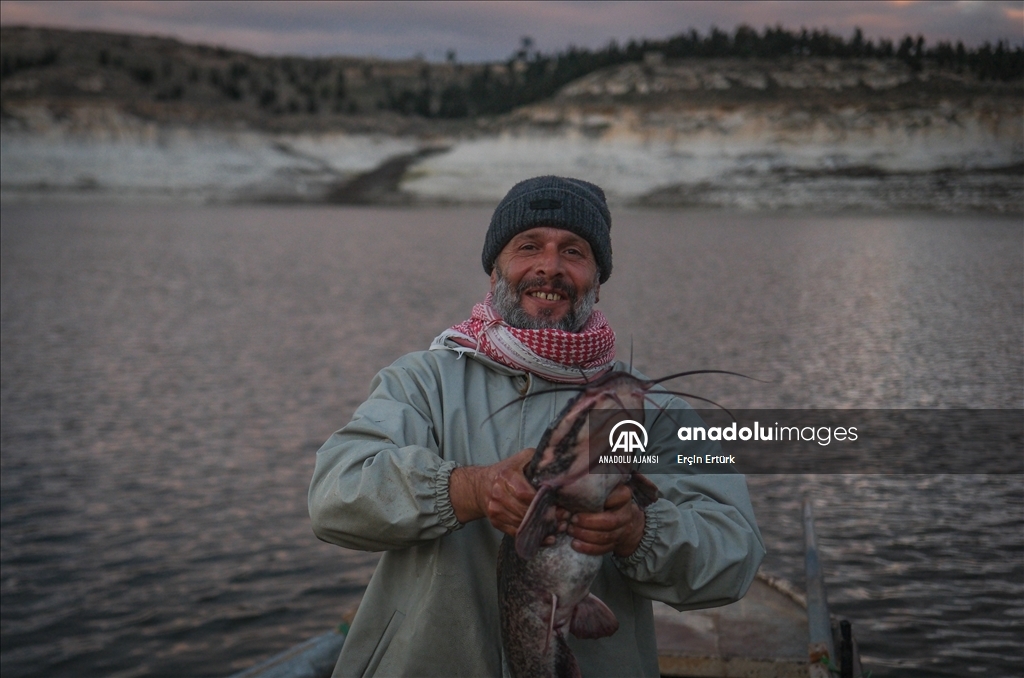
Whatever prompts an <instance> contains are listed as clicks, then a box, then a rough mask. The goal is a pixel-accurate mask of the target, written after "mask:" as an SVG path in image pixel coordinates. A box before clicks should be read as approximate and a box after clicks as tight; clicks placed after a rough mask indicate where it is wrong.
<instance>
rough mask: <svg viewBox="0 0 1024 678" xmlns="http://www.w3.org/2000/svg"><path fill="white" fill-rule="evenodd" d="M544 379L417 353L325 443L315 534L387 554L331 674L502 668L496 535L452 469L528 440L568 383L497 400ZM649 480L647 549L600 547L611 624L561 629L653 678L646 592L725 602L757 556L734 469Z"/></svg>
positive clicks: (605, 661) (576, 645) (588, 658)
mask: <svg viewBox="0 0 1024 678" xmlns="http://www.w3.org/2000/svg"><path fill="white" fill-rule="evenodd" d="M616 367H617V369H626V366H625V365H621V364H619V365H617V366H616ZM552 386H553V384H551V383H550V382H547V381H544V380H542V379H539V378H537V377H536V376H534V375H530V374H527V373H523V372H518V371H516V370H512V369H509V368H506V367H504V366H501V365H499V364H497V363H495V362H493V361H491V360H489V359H487V358H485V357H482V356H479V355H472V354H471V355H459V354H457V353H456V352H454V351H448V350H433V351H422V352H419V353H412V354H409V355H407V356H404V357H403V358H401V359H399V360H398V361H396V362H395V363H394V364H393V365H391V366H390V367H388V368H385V369H384V370H382V371H381V372H380V373H379V374H378V375H377V376H376V377H375V378H374V380H373V383H372V386H371V388H372V393H371V395H370V397H369V399H368V400H367V401H366V402H365V403H363V404H362V405H361V406H360V407H359V408H358V409H357V410H356V412H355V414H354V416H353V418H352V421H351V422H350V423H349V424H348V425H347V426H345V427H344V428H343V429H341V430H340V431H338V432H336V433H335V434H334V435H332V436H331V437H330V439H329V440H328V441H327V442H326V443H324V445H323V447H322V448H320V451H319V452H318V453H317V460H316V470H315V471H314V474H313V480H312V483H311V484H310V488H309V513H310V517H311V518H312V521H313V531H314V532H315V533H316V535H317V536H318V537H319V538H320V539H322V540H324V541H327V542H330V543H333V544H338V545H339V546H344V547H346V548H351V549H360V550H366V551H385V553H384V555H383V556H382V558H381V560H380V563H379V564H378V565H377V569H376V571H375V572H374V574H373V577H372V579H371V580H370V584H369V586H368V588H367V589H366V594H365V596H364V597H363V600H362V603H361V604H360V606H359V610H358V612H357V613H356V616H355V619H354V620H353V622H352V625H351V630H350V632H349V635H348V637H347V639H346V640H345V645H344V648H343V650H342V652H341V656H340V658H339V659H338V664H337V667H336V668H335V671H334V675H335V676H350V675H351V676H449V677H450V676H500V675H502V674H503V673H504V674H505V675H507V673H508V672H507V668H505V667H504V661H503V657H502V647H501V637H500V631H499V620H498V601H497V586H496V580H497V579H496V569H495V565H496V560H497V553H498V544H499V543H500V541H501V537H502V534H501V533H500V532H499V531H498V530H496V529H494V527H492V526H491V525H490V523H489V522H488V521H487V520H486V519H484V520H476V521H473V522H470V523H468V524H466V525H461V524H460V523H459V522H458V520H457V519H456V518H455V512H454V510H453V508H452V504H451V500H450V499H449V496H448V477H449V475H450V474H451V472H452V469H454V468H456V467H457V466H460V465H488V464H493V463H495V462H497V461H499V460H501V459H504V458H507V457H509V456H511V455H513V454H515V453H517V452H519V451H520V450H521V449H523V448H525V447H532V446H535V445H536V444H537V443H538V442H539V440H540V437H541V434H542V433H543V432H544V429H545V428H546V427H547V426H548V425H549V424H550V423H551V422H552V420H553V419H554V418H555V417H556V416H557V415H558V413H559V412H560V411H561V409H562V407H563V406H564V405H565V403H566V402H567V401H568V400H569V399H570V398H571V397H572V396H573V395H574V394H573V393H571V392H564V391H563V392H556V393H544V394H540V395H537V396H535V397H530V398H526V399H523V400H521V401H519V402H516V403H515V404H514V405H512V406H510V407H507V408H505V409H501V408H502V407H503V406H505V405H508V404H509V403H511V402H513V401H516V400H517V399H519V398H520V397H521V396H522V395H529V394H532V393H537V392H538V391H543V390H546V389H550V388H552ZM664 399H665V401H668V402H672V404H673V407H687V406H686V405H685V404H684V403H682V401H680V400H678V399H675V398H670V397H668V396H665V397H664ZM495 413H496V414H495ZM673 430H674V429H673ZM655 445H656V442H652V443H651V444H650V445H649V446H648V450H649V451H652V447H653V446H655ZM676 445H677V446H678V441H676ZM694 445H696V446H697V447H693V448H690V451H692V452H694V453H698V452H699V453H701V454H703V453H705V452H706V453H709V454H714V453H716V452H717V451H718V443H710V442H708V443H694ZM674 449H675V448H674ZM681 468H684V467H681ZM686 468H689V467H686ZM650 479H651V480H652V481H654V483H655V484H656V485H658V487H659V490H660V493H661V498H659V499H658V501H656V502H655V503H654V504H652V505H651V506H649V507H648V508H647V509H646V513H647V523H646V529H645V533H644V536H643V539H642V541H641V543H640V546H639V547H638V548H637V550H636V552H635V553H633V555H632V556H630V557H629V558H626V559H619V558H614V557H611V556H605V559H604V564H603V566H602V568H601V570H600V572H599V573H598V576H597V578H596V580H595V581H594V583H593V586H592V587H591V591H592V592H593V593H594V594H595V595H596V596H597V597H598V598H600V599H601V600H603V601H604V602H605V603H606V604H607V605H608V607H610V608H611V609H612V611H613V612H614V613H615V616H616V617H617V618H618V620H619V624H620V626H619V630H618V631H617V632H616V633H615V634H613V635H612V636H609V637H607V638H601V639H597V640H580V639H578V638H575V637H572V636H569V637H568V642H569V645H570V647H571V648H572V650H573V652H574V654H575V655H576V659H577V661H578V663H579V666H580V668H581V670H582V672H583V675H584V676H587V678H591V677H594V676H657V675H658V662H657V648H656V646H655V640H654V620H653V615H652V610H651V603H650V600H651V599H654V600H660V601H664V602H666V603H668V604H670V605H672V606H674V607H676V608H678V609H681V610H683V609H693V608H701V607H714V606H717V605H725V604H727V603H731V602H733V601H735V600H737V599H739V598H740V597H742V596H743V594H744V593H745V592H746V590H747V587H748V586H749V585H750V582H751V580H752V579H753V578H754V573H755V572H756V570H757V568H758V565H759V564H760V562H761V559H762V557H763V556H764V544H763V542H762V540H761V535H760V533H759V532H758V529H757V525H756V523H755V520H754V513H753V510H752V508H751V506H750V499H749V497H748V495H747V488H746V483H745V481H744V478H743V476H742V475H738V474H731V475H686V474H685V470H684V471H683V472H681V473H679V474H672V475H652V476H650Z"/></svg>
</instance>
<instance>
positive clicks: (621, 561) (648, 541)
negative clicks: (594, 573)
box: [612, 506, 661, 569]
mask: <svg viewBox="0 0 1024 678" xmlns="http://www.w3.org/2000/svg"><path fill="white" fill-rule="evenodd" d="M647 508H650V506H648V507H647ZM647 508H645V509H644V536H643V537H641V538H640V544H639V545H638V546H637V547H636V550H635V551H633V553H631V554H630V555H629V556H628V557H626V558H619V557H618V556H612V559H613V560H614V561H615V564H616V565H618V566H619V569H632V568H635V567H636V566H637V565H639V564H640V563H642V562H643V561H644V559H645V558H646V557H647V555H648V554H649V553H650V552H651V550H652V549H653V548H654V539H655V536H656V535H657V534H658V528H659V527H661V519H660V518H658V512H657V511H648V510H647Z"/></svg>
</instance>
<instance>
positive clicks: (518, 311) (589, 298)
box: [491, 268, 597, 332]
mask: <svg viewBox="0 0 1024 678" xmlns="http://www.w3.org/2000/svg"><path fill="white" fill-rule="evenodd" d="M495 272H496V274H497V275H496V278H497V279H496V280H495V283H494V293H493V294H492V295H491V304H492V305H493V306H494V308H495V310H496V311H498V313H499V314H501V317H502V319H504V321H505V323H506V324H508V325H509V326H511V327H515V328H518V329H521V330H564V331H565V332H579V331H580V330H582V329H583V326H584V325H586V324H587V320H589V319H590V314H591V312H593V310H594V304H595V303H596V302H597V289H596V288H597V285H591V287H590V289H588V290H587V292H586V293H585V294H584V295H583V296H579V295H578V294H577V291H576V288H575V287H572V286H571V285H569V284H568V283H563V284H561V285H557V284H556V287H557V288H558V289H559V290H561V291H563V292H565V293H566V295H567V296H568V297H569V303H570V305H571V307H570V309H569V312H568V313H566V314H565V315H564V316H562V318H561V319H559V320H551V319H550V318H548V317H544V316H541V317H539V318H536V317H534V316H532V315H530V314H528V313H527V312H526V311H524V310H523V307H522V305H521V304H520V302H519V300H520V299H521V298H522V295H523V293H524V292H525V291H526V290H527V288H529V287H532V286H534V285H536V281H534V280H523V281H522V282H520V283H519V286H518V288H517V289H512V285H511V283H509V281H508V279H507V278H506V277H505V276H504V275H502V272H501V270H500V269H498V268H495Z"/></svg>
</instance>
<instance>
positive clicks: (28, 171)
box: [0, 54, 1024, 212]
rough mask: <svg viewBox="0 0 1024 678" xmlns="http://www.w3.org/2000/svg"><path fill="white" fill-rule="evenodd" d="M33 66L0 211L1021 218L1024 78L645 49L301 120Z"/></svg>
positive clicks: (5, 157) (22, 79) (12, 134)
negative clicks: (548, 199) (585, 70)
mask: <svg viewBox="0 0 1024 678" xmlns="http://www.w3.org/2000/svg"><path fill="white" fill-rule="evenodd" d="M40 58H42V57H40ZM346 67H347V68H350V69H351V68H355V66H352V65H351V64H350V65H348V66H346ZM449 67H451V65H449ZM253 68H254V67H253ZM357 70H358V69H357ZM42 72H43V71H40V70H39V69H31V68H30V69H23V70H22V71H19V72H17V73H14V74H12V75H9V76H8V77H5V78H4V81H3V85H2V91H3V101H2V103H3V116H2V121H0V122H2V135H0V164H2V168H0V189H2V196H3V199H4V200H12V199H19V198H31V197H38V196H40V195H47V196H61V197H87V198H90V199H92V198H96V197H99V198H102V199H111V198H116V199H138V198H145V199H159V198H173V199H176V200H179V199H188V200H195V201H267V200H271V201H314V202H316V201H335V202H364V203H365V202H403V203H415V202H423V203H437V202H441V203H461V202H492V201H494V200H496V199H498V198H500V196H501V195H503V194H504V192H505V191H507V190H508V188H509V186H511V185H512V184H513V183H515V182H516V181H518V180H520V179H522V178H524V177H527V176H533V175H537V174H545V173H553V174H563V175H574V176H581V177H585V178H587V179H590V180H593V181H595V182H597V183H599V184H600V185H602V186H603V187H605V188H606V190H607V192H608V194H609V197H610V198H611V199H612V200H613V201H615V202H617V203H619V204H633V205H646V206H703V207H713V206H728V207H734V208H745V209H777V208H800V209H803V208H813V209H939V210H951V211H958V210H984V211H995V212H1007V211H1009V212H1019V211H1022V210H1024V83H1021V82H1019V81H1017V82H1009V83H1004V82H998V83H996V82H985V81H979V80H977V79H976V78H974V77H973V76H971V75H969V74H966V73H962V72H961V73H957V72H955V71H953V70H939V69H935V68H931V67H928V66H927V65H926V67H925V68H922V69H920V70H914V69H912V68H911V67H910V66H908V65H907V64H906V63H904V62H902V61H899V60H896V59H888V60H883V59H827V58H806V57H805V58H799V59H797V58H790V59H773V60H760V61H759V60H754V59H742V60H741V59H705V60H697V59H686V60H675V61H673V60H666V59H664V58H662V57H661V56H660V55H658V54H648V55H647V58H646V59H645V60H644V61H643V62H641V63H628V64H624V65H620V66H616V67H612V68H608V69H605V70H601V71H598V72H594V73H591V74H589V75H587V76H585V77H583V78H581V79H579V80H576V81H574V82H571V83H569V84H568V85H567V86H565V87H563V88H562V90H561V91H560V92H559V93H558V94H557V95H556V96H554V97H552V98H550V99H547V100H545V101H542V102H539V103H535V104H532V105H528V106H524V107H521V108H519V109H516V110H514V111H513V112H512V113H509V114H506V115H502V116H494V117H477V118H473V119H466V120H461V121H459V120H427V119H423V118H420V117H417V116H414V115H412V116H402V115H398V114H397V113H394V112H390V111H388V112H376V113H372V114H370V113H358V114H356V113H343V112H342V113H337V114H333V113H332V114H331V115H330V116H318V117H317V120H318V122H316V123H315V124H313V123H311V124H309V125H307V126H305V127H304V126H302V125H298V124H296V123H295V120H297V118H295V119H292V122H291V123H288V124H284V123H280V124H277V125H276V126H275V125H269V124H264V123H265V120H263V119H256V118H255V117H252V116H250V117H248V118H247V117H246V116H245V115H242V114H236V113H232V114H230V115H228V114H224V115H219V116H217V115H212V116H211V115H207V116H206V117H204V115H201V114H198V113H196V112H195V110H202V109H203V106H201V105H199V104H190V106H188V107H185V106H184V105H183V104H182V103H181V102H180V101H179V102H177V103H174V102H170V103H168V105H167V107H164V108H160V107H159V106H158V105H157V103H155V102H154V101H151V100H147V101H145V102H144V103H145V106H141V105H140V104H139V102H135V103H131V102H126V101H125V100H124V98H123V97H122V98H116V97H108V98H103V97H101V96H93V94H96V93H92V94H88V90H89V88H90V87H94V88H95V87H98V86H99V85H97V83H95V82H93V81H92V80H90V79H89V78H93V77H96V74H95V73H92V74H91V75H90V73H91V71H89V70H88V69H81V70H80V72H78V76H77V79H74V80H73V81H72V82H71V84H70V85H69V86H68V88H67V89H66V91H64V94H61V95H59V96H58V95H57V94H54V92H55V91H56V90H55V89H54V87H53V86H52V84H51V85H48V86H47V87H43V86H42V85H40V84H37V85H35V86H34V89H33V88H32V87H29V86H27V85H26V84H25V83H26V82H27V81H29V80H30V79H31V78H36V80H37V82H38V81H40V75H39V74H40V73H42ZM452 73H454V71H452ZM63 77H64V79H65V80H67V79H68V78H70V77H71V76H70V75H65V76H63ZM453 77H454V76H453ZM104 87H107V85H106V84H104ZM83 88H84V90H83ZM76 91H77V92H82V91H86V92H87V95H82V96H79V95H73V94H74V92H76ZM367 91H369V90H367ZM72 95H73V96H72ZM196 96H199V95H196ZM353 96H354V95H353ZM172 104H173V105H172ZM175 107H177V108H175ZM208 108H209V109H210V110H213V109H216V108H217V107H216V106H214V105H213V104H210V105H209V107H208ZM156 109H159V111H158V113H153V112H152V111H153V110H156ZM232 110H234V109H232ZM147 111H149V112H147ZM183 111H184V112H183ZM189 111H191V112H189ZM186 113H187V114H186ZM285 117H287V116H285Z"/></svg>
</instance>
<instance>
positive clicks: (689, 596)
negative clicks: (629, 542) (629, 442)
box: [614, 401, 765, 610]
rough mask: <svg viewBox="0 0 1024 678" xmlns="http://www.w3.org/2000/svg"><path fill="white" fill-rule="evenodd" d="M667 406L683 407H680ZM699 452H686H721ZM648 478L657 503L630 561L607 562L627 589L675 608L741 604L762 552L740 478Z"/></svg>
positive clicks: (715, 449) (709, 446)
mask: <svg viewBox="0 0 1024 678" xmlns="http://www.w3.org/2000/svg"><path fill="white" fill-rule="evenodd" d="M674 406H675V407H685V405H681V404H680V403H679V401H676V402H675V403H674ZM692 414H693V416H696V413H692ZM673 430H674V429H673ZM704 446H705V447H706V449H704V448H702V449H699V450H698V449H695V450H693V451H694V452H699V453H701V454H704V453H708V454H718V453H720V452H721V448H720V446H719V445H718V443H704ZM649 478H650V480H652V481H653V482H654V483H655V484H656V485H657V486H658V489H659V490H660V497H659V499H658V500H657V501H656V502H654V503H653V504H651V505H650V506H648V507H647V509H646V516H647V524H646V527H645V528H644V536H643V538H642V540H641V542H640V545H639V546H638V547H637V549H636V551H634V552H633V554H632V555H630V556H629V557H628V558H615V559H614V560H615V564H616V566H617V567H618V569H619V571H620V572H621V573H622V574H623V575H624V576H625V577H626V579H627V581H628V582H629V585H630V587H631V588H632V589H633V591H634V592H636V593H637V594H639V595H642V596H644V597H646V598H651V599H653V600H660V601H662V602H665V603H668V604H669V605H672V606H673V607H675V608H676V609H679V610H686V609H695V608H701V607H714V606H717V605H727V604H729V603H732V602H735V601H737V600H739V599H740V598H742V597H743V595H744V594H745V593H746V592H747V589H748V588H749V587H750V583H751V582H752V581H753V579H754V575H755V574H756V572H757V568H758V567H759V566H760V564H761V560H762V559H763V558H764V554H765V549H764V542H763V541H762V539H761V533H760V531H759V530H758V529H757V522H756V521H755V519H754V510H753V507H752V506H751V505H750V496H749V495H748V493H747V484H746V480H745V479H744V477H743V476H742V475H741V474H738V473H731V474H687V473H665V474H657V475H653V474H652V475H650V476H649Z"/></svg>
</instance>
